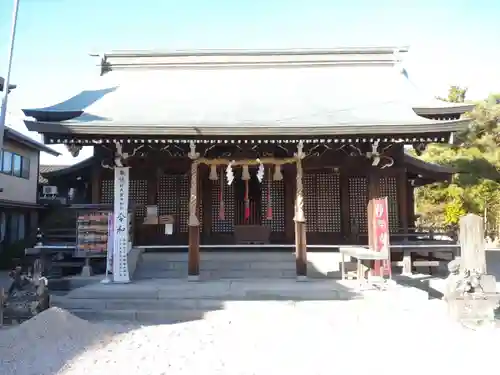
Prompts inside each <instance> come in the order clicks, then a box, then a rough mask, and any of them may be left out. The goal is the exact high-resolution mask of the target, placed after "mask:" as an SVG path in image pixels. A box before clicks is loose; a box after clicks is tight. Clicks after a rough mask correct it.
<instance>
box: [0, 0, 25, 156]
mask: <svg viewBox="0 0 500 375" xmlns="http://www.w3.org/2000/svg"><path fill="white" fill-rule="evenodd" d="M19 1H20V0H14V9H13V11H12V30H11V32H10V48H9V60H8V61H9V62H8V64H7V76H6V77H5V81H4V88H3V98H2V108H1V109H0V149H1V148H3V135H4V132H5V119H6V117H7V99H8V97H9V86H10V72H11V69H12V56H13V54H14V41H15V39H16V26H17V12H18V10H19Z"/></svg>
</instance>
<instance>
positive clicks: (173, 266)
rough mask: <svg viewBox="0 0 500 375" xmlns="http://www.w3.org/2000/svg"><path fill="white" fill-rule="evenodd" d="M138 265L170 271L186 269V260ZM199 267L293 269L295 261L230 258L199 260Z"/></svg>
mask: <svg viewBox="0 0 500 375" xmlns="http://www.w3.org/2000/svg"><path fill="white" fill-rule="evenodd" d="M140 267H142V268H148V269H150V270H157V271H170V270H187V261H178V260H175V261H171V260H168V259H164V260H161V261H159V260H156V259H155V260H150V259H143V260H142V262H141V264H140ZM200 267H201V268H202V269H203V270H210V271H211V270H230V269H232V270H251V269H255V270H266V269H270V270H274V269H288V270H293V271H295V261H288V262H284V261H270V262H266V261H265V260H255V261H239V260H231V261H228V260H226V261H216V260H207V261H203V262H200Z"/></svg>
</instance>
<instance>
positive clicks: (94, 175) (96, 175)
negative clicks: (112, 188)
mask: <svg viewBox="0 0 500 375" xmlns="http://www.w3.org/2000/svg"><path fill="white" fill-rule="evenodd" d="M91 168H92V169H91V177H90V189H91V191H92V193H91V194H92V196H91V200H92V203H93V204H97V203H101V171H102V168H101V166H100V165H99V164H96V165H93V166H92V167H91Z"/></svg>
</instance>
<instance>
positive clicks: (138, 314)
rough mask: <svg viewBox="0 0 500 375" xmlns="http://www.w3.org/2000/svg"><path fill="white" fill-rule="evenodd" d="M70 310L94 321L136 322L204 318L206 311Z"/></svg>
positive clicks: (185, 320)
mask: <svg viewBox="0 0 500 375" xmlns="http://www.w3.org/2000/svg"><path fill="white" fill-rule="evenodd" d="M70 312H71V313H72V314H74V315H76V316H78V317H79V318H81V319H85V320H88V321H94V322H102V321H114V322H116V323H136V324H174V323H181V322H188V321H193V320H199V319H203V317H204V316H205V314H206V312H204V311H196V310H179V311H172V310H171V311H161V310H153V311H151V310H99V311H98V310H82V309H72V310H70Z"/></svg>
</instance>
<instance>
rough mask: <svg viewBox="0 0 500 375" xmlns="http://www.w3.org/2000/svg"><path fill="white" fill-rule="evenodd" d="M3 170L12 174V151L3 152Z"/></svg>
mask: <svg viewBox="0 0 500 375" xmlns="http://www.w3.org/2000/svg"><path fill="white" fill-rule="evenodd" d="M2 172H3V173H6V174H12V152H9V151H5V150H4V151H3V152H2Z"/></svg>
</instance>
